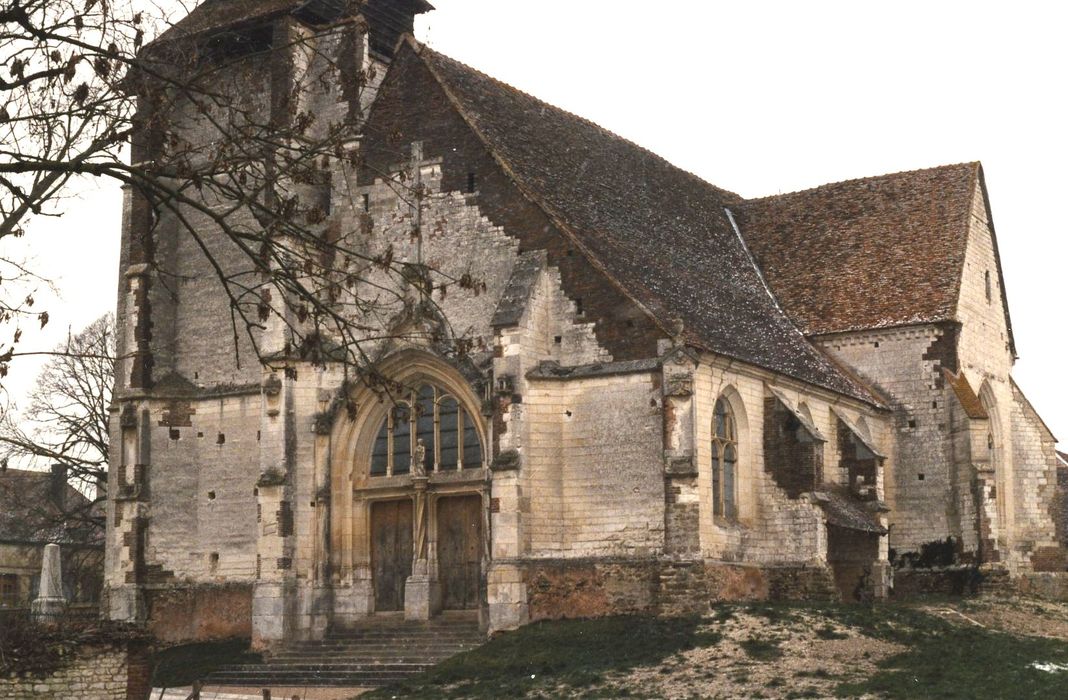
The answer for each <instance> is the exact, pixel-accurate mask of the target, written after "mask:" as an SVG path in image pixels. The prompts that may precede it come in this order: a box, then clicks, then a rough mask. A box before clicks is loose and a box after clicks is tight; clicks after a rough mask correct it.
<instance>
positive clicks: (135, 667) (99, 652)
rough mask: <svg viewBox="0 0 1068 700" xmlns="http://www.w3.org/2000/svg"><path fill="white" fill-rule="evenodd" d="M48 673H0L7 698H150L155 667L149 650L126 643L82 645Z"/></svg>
mask: <svg viewBox="0 0 1068 700" xmlns="http://www.w3.org/2000/svg"><path fill="white" fill-rule="evenodd" d="M62 663H63V665H62V667H60V668H58V669H56V670H55V671H54V672H52V673H50V674H46V675H34V674H28V675H25V676H18V675H16V676H8V677H0V698H5V700H31V699H32V700H37V699H42V700H43V699H46V698H47V699H49V700H55V699H57V698H63V700H148V698H149V694H150V692H151V690H152V686H151V676H152V668H151V664H150V661H149V656H148V653H147V650H146V649H145V648H144V647H143V646H141V645H137V644H130V645H127V646H117V647H112V646H83V647H81V648H79V649H78V651H77V652H76V653H75V654H72V655H71V656H69V657H66V658H64V659H63V662H62Z"/></svg>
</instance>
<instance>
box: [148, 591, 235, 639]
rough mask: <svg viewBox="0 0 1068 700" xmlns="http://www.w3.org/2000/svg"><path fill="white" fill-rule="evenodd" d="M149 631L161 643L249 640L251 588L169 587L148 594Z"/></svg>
mask: <svg viewBox="0 0 1068 700" xmlns="http://www.w3.org/2000/svg"><path fill="white" fill-rule="evenodd" d="M145 605H146V608H147V611H148V631H149V632H150V633H151V634H152V636H153V637H155V638H156V639H158V640H159V641H161V642H167V643H170V644H180V643H183V642H190V641H204V640H212V639H215V640H218V639H235V638H240V639H248V638H249V637H251V636H252V585H251V584H238V583H234V584H226V585H216V586H212V585H199V586H179V585H174V586H169V587H167V588H156V589H151V590H149V591H146V593H145Z"/></svg>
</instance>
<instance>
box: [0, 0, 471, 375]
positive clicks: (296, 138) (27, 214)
mask: <svg viewBox="0 0 1068 700" xmlns="http://www.w3.org/2000/svg"><path fill="white" fill-rule="evenodd" d="M0 2H2V5H0V241H3V240H4V239H5V238H7V237H14V236H21V235H24V233H25V232H26V230H27V228H26V226H27V221H28V220H29V219H30V218H31V217H35V216H37V217H39V216H57V215H60V214H61V213H62V211H63V199H64V197H65V196H67V195H68V194H69V193H70V192H71V191H72V190H73V189H75V188H76V187H77V186H78V183H79V182H81V181H82V180H84V179H85V178H91V177H105V178H111V179H113V180H116V181H118V182H120V183H122V184H123V185H126V186H128V187H129V188H131V189H132V191H133V192H134V194H135V196H136V197H137V199H138V201H139V202H143V203H145V205H146V206H147V208H148V209H149V211H150V214H149V215H148V217H147V221H148V225H147V230H145V231H141V232H139V233H138V235H143V236H145V237H146V238H149V239H151V237H152V236H153V235H154V229H155V227H156V226H158V225H159V223H160V221H163V220H167V221H168V222H172V223H176V225H177V226H178V227H179V228H180V229H181V230H182V235H185V236H188V237H190V238H191V239H192V240H193V241H194V242H195V245H196V247H198V248H199V249H200V251H201V252H202V253H203V255H204V257H205V259H206V260H207V261H208V262H209V263H210V266H211V269H212V270H213V271H214V274H215V276H216V277H217V278H218V280H219V281H220V282H221V289H222V292H223V293H224V294H225V295H226V296H227V298H228V300H229V306H230V311H231V329H232V336H233V346H234V348H235V352H237V350H238V348H240V347H241V346H242V345H243V344H244V345H245V346H246V347H248V345H249V344H250V345H251V347H252V348H253V349H254V353H255V355H257V356H258V358H259V359H260V360H268V358H267V357H266V353H264V352H263V348H262V347H261V339H262V337H263V336H262V333H263V331H264V330H265V329H266V328H267V327H268V325H269V324H277V326H278V327H281V328H282V329H283V334H284V336H285V338H286V340H285V348H284V351H283V352H282V353H281V354H282V355H285V356H288V357H299V358H301V359H309V358H311V359H319V358H323V357H325V355H327V354H329V355H330V357H331V358H333V359H343V360H345V361H347V362H348V363H349V365H350V366H352V367H355V368H356V369H357V371H358V372H359V371H361V368H365V367H367V366H368V365H369V363H368V362H367V360H368V358H367V357H366V356H365V347H366V344H367V343H368V342H369V341H374V340H376V339H377V337H379V336H380V335H381V333H382V324H381V323H380V322H378V321H377V320H376V319H380V318H382V317H383V316H385V315H388V314H390V313H395V309H396V308H397V306H398V305H413V304H414V305H423V304H432V303H433V302H432V301H431V299H432V294H431V292H432V291H433V287H434V284H441V285H445V284H459V285H461V286H463V285H464V284H465V283H466V284H477V282H476V281H471V280H463V279H461V280H446V279H443V278H442V277H441V275H431V273H430V271H429V270H427V269H426V268H425V267H424V266H423V265H421V264H420V263H421V261H417V262H416V263H410V262H409V263H402V262H398V261H397V260H395V259H394V256H393V254H392V252H391V251H385V252H381V251H379V252H378V253H377V254H371V253H368V252H367V251H365V250H363V249H362V248H361V247H359V246H357V245H354V244H353V240H354V238H355V237H356V235H357V234H359V233H360V231H358V230H353V231H349V230H338V228H337V226H332V227H331V226H328V225H327V223H328V222H327V219H328V212H327V211H325V207H324V203H323V193H324V188H328V187H329V179H328V178H329V173H330V172H331V171H337V170H338V169H341V170H345V169H351V168H355V167H358V166H359V165H360V163H359V156H358V154H357V152H356V151H355V149H353V147H352V144H353V142H354V137H355V135H356V133H357V132H358V130H359V128H360V123H361V122H362V117H361V115H360V114H359V113H358V110H357V111H356V112H355V113H353V112H350V113H349V114H348V115H346V116H345V117H343V118H335V119H334V120H333V121H330V120H328V119H327V118H325V117H323V116H320V115H317V114H315V113H314V112H312V111H310V110H308V109H306V108H304V107H302V100H301V99H300V92H301V91H302V90H309V89H317V88H314V86H317V85H323V84H327V83H329V81H331V80H334V81H335V82H336V80H337V79H336V76H337V75H338V74H340V72H342V69H341V68H340V67H339V66H338V65H337V62H336V57H335V56H328V55H325V54H323V53H318V52H319V47H320V46H321V45H322V43H323V40H322V37H323V36H324V34H325V35H329V34H331V33H337V34H346V35H351V33H353V32H363V33H366V31H367V29H366V26H361V24H360V22H359V20H358V19H352V18H351V13H349V14H346V15H344V16H343V17H341V18H339V19H338V20H337V21H334V22H332V23H325V24H324V25H323V26H322V27H317V28H316V36H315V38H314V39H312V38H309V37H310V35H309V34H308V33H306V32H301V31H295V32H292V33H291V34H288V35H280V34H279V33H278V32H275V35H274V36H273V37H272V43H271V44H270V46H269V47H267V49H268V50H270V51H275V52H277V51H288V52H291V53H292V55H294V56H298V55H299V56H301V57H302V60H305V61H306V62H307V65H308V66H309V67H312V68H311V69H310V70H312V71H314V72H309V73H307V74H305V75H303V76H302V77H301V79H300V80H298V81H297V84H296V85H294V86H293V92H292V94H291V95H290V96H289V99H287V100H282V101H281V102H280V103H277V104H272V105H267V108H266V109H265V108H264V107H265V105H264V104H263V101H262V100H256V99H250V96H249V95H248V94H247V91H242V90H240V89H237V90H234V89H233V88H234V86H233V85H228V84H225V81H224V79H223V78H224V76H225V75H226V68H227V65H228V61H230V57H229V56H228V55H227V53H226V51H225V50H221V49H219V50H217V49H218V47H216V46H214V45H212V44H211V43H207V44H205V43H204V42H198V41H194V40H186V39H182V38H178V39H175V40H172V41H164V42H156V43H154V44H152V45H151V46H150V47H149V48H148V49H147V50H146V48H145V46H146V41H147V39H148V38H149V37H151V36H154V35H156V34H158V33H159V31H160V30H161V29H164V28H166V27H167V25H168V19H169V18H167V17H164V16H162V14H161V13H159V12H156V11H154V10H153V9H152V7H151V5H150V3H146V2H138V1H137V0H0ZM357 4H358V1H357ZM183 9H184V8H183ZM183 14H184V12H183ZM346 17H350V19H345V18H346ZM280 36H281V40H280V39H279V37H280ZM346 70H348V72H349V74H350V75H349V78H350V79H352V80H353V84H354V86H355V89H356V90H357V91H362V90H364V89H366V86H367V85H368V83H369V82H370V81H371V79H372V78H373V77H374V76H371V75H364V74H363V73H360V74H359V75H356V76H352V75H351V72H352V71H351V69H346ZM355 102H356V103H357V104H359V102H360V99H359V97H357V98H356V99H355ZM191 125H192V127H193V128H186V127H190V126H191ZM397 150H398V157H399V159H400V160H401V162H404V159H406V158H407V156H408V150H407V147H405V146H403V145H398V147H397ZM381 177H382V178H383V179H384V180H385V181H387V182H391V183H392V184H393V186H394V187H395V189H396V191H397V192H398V194H399V195H400V196H401V197H402V198H405V199H407V200H408V201H410V202H411V203H412V204H413V206H415V207H417V208H418V207H419V206H420V202H421V200H422V198H423V196H424V192H423V190H422V187H421V186H420V185H418V184H417V180H413V179H412V178H410V177H408V176H407V174H406V173H401V174H399V175H398V174H396V173H393V174H390V173H382V174H381ZM334 206H335V207H337V206H339V203H337V202H335V203H334ZM350 206H351V207H352V210H358V207H357V206H356V203H355V202H352V203H350ZM416 220H418V217H416ZM349 221H352V222H355V223H352V224H350V225H351V226H353V227H354V228H356V229H359V228H361V227H366V226H368V225H369V221H367V220H366V219H361V218H360V217H351V218H350V219H349ZM413 234H415V235H418V234H419V231H418V230H415V231H413ZM219 235H221V236H222V237H223V239H225V240H227V241H228V242H229V244H230V245H231V246H232V247H233V248H234V249H236V250H237V251H239V254H240V256H242V259H243V261H244V263H243V264H241V265H234V264H232V260H231V261H224V260H222V259H220V257H219V254H218V248H217V247H216V246H213V243H212V240H217V238H218V236H219ZM0 245H2V244H0ZM146 245H151V241H150V242H149V243H147V244H146ZM144 262H145V264H147V265H149V266H156V267H155V268H154V270H153V272H154V274H156V275H157V276H158V278H159V279H160V280H161V282H162V284H164V285H166V284H168V283H171V282H175V281H176V280H173V279H171V280H168V278H167V274H168V273H167V271H166V270H163V269H159V268H158V266H157V263H156V261H154V260H151V259H148V260H145V261H144ZM19 270H21V271H22V275H23V279H24V280H26V279H27V276H32V275H34V274H41V273H40V271H34V270H24V269H22V267H20V265H19V262H18V261H15V260H5V259H2V258H0V324H3V323H6V324H7V331H6V332H5V335H0V376H2V375H3V374H4V373H5V372H6V371H7V366H8V365H9V364H10V362H11V360H12V358H14V357H17V356H18V348H17V344H18V342H19V340H20V339H21V337H22V327H23V324H29V323H30V322H31V321H32V322H33V323H35V324H44V323H46V322H47V320H48V316H47V313H45V312H44V311H42V310H40V309H39V308H37V307H36V306H35V305H34V304H33V299H32V297H30V296H29V295H23V293H22V292H23V291H24V288H23V287H19V286H16V285H13V284H9V280H13V279H15V278H16V277H17V274H15V273H16V272H18V271H19ZM390 278H392V279H390ZM432 278H433V279H434V280H435V281H433V282H432V281H431V280H432ZM30 279H32V277H31V278H30ZM384 279H385V281H383V280H384ZM368 290H372V293H368ZM242 338H244V339H245V340H247V341H249V342H248V343H244V342H242ZM252 359H253V360H254V359H255V358H252ZM275 359H277V358H275ZM241 361H246V362H247V361H249V359H248V358H241Z"/></svg>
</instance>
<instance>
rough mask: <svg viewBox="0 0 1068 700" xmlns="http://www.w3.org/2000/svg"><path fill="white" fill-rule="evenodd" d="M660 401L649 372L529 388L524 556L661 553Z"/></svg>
mask: <svg viewBox="0 0 1068 700" xmlns="http://www.w3.org/2000/svg"><path fill="white" fill-rule="evenodd" d="M658 397H659V386H658V385H657V384H656V383H655V381H654V377H653V376H650V375H649V374H630V375H620V376H608V377H591V378H587V379H576V380H571V381H566V382H560V381H553V380H542V381H532V382H531V383H530V388H529V391H528V393H527V395H526V396H524V399H523V405H524V417H525V426H524V431H525V433H524V434H525V436H526V438H525V440H526V444H527V447H526V449H525V454H524V459H525V462H524V466H523V472H522V477H521V478H522V479H523V481H524V489H523V490H524V499H525V500H524V503H523V508H522V509H523V510H524V511H525V512H526V516H525V518H524V519H525V521H526V523H525V524H526V526H525V532H526V534H527V538H528V539H527V541H526V545H525V553H526V555H527V556H533V557H544V556H548V557H553V556H561V555H567V556H574V557H589V556H610V557H619V556H640V555H648V556H654V555H656V554H657V553H659V552H660V551H661V549H662V548H663V541H664V539H663V538H664V486H663V471H662V469H663V468H662V458H661V450H662V447H661V445H662V437H661V418H660V412H659V408H658V406H659V404H658V403H657V398H658ZM624 436H625V439H623V437H624Z"/></svg>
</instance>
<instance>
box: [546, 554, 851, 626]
mask: <svg viewBox="0 0 1068 700" xmlns="http://www.w3.org/2000/svg"><path fill="white" fill-rule="evenodd" d="M526 582H527V602H528V606H529V615H530V620H531V621H535V620H551V619H561V618H584V617H601V616H605V615H627V614H660V615H675V616H680V615H702V614H705V613H707V612H708V611H709V610H710V609H711V607H712V605H714V604H716V603H731V602H745V601H765V600H779V601H785V600H836V599H837V591H836V589H835V586H834V578H833V575H832V573H831V571H830V569H829V568H828V567H825V566H800V565H799V566H791V567H757V566H752V565H742V564H731V563H726V562H711V561H709V562H673V561H659V560H652V559H640V560H551V561H538V562H530V563H527V564H526Z"/></svg>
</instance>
